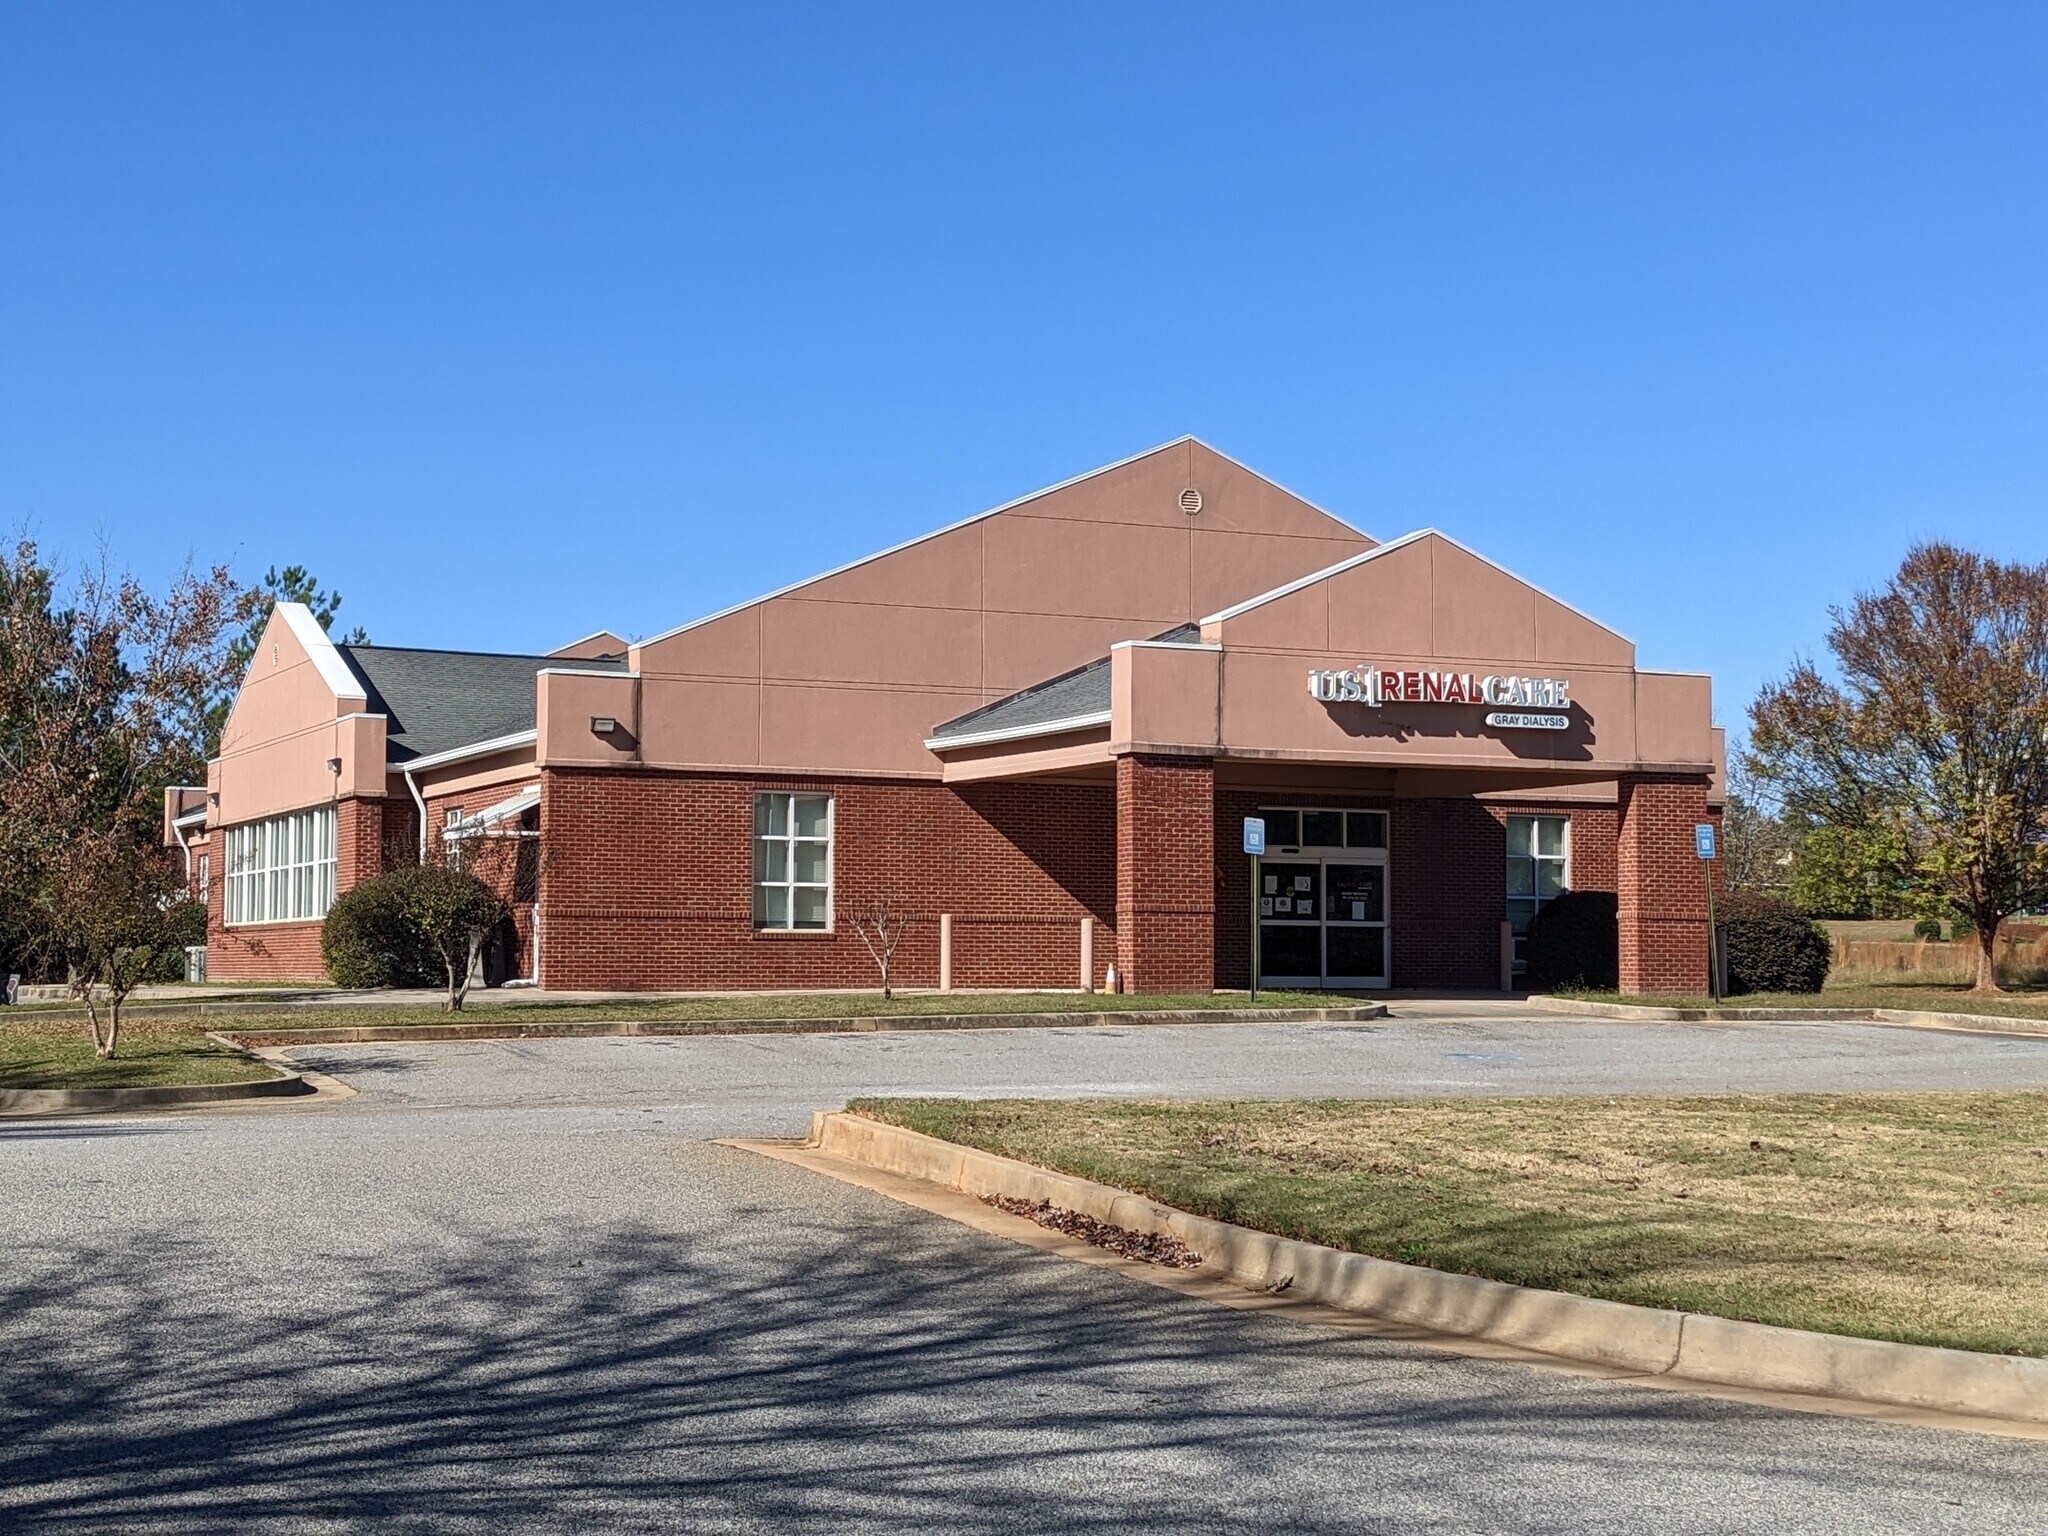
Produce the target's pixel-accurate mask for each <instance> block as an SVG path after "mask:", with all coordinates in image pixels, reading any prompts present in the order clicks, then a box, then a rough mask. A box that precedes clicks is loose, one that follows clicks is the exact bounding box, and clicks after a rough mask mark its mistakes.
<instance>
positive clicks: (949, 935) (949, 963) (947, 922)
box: [939, 912, 953, 992]
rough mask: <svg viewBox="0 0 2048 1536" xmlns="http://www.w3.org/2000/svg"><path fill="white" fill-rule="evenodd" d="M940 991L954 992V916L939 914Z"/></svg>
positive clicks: (945, 913)
mask: <svg viewBox="0 0 2048 1536" xmlns="http://www.w3.org/2000/svg"><path fill="white" fill-rule="evenodd" d="M939 990H940V991H941V992H950V991H952V990H953V914H952V913H950V912H941V913H940V914H939Z"/></svg>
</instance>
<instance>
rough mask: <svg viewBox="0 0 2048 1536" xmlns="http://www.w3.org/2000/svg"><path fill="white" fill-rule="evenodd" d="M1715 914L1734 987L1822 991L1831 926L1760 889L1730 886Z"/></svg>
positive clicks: (1830, 953)
mask: <svg viewBox="0 0 2048 1536" xmlns="http://www.w3.org/2000/svg"><path fill="white" fill-rule="evenodd" d="M1714 916H1715V919H1716V921H1717V922H1718V923H1719V924H1720V927H1721V934H1722V938H1723V941H1724V942H1725V943H1726V944H1727V946H1728V991H1729V994H1730V995H1731V996H1733V995H1736V994H1739V993H1743V992H1818V991H1819V990H1820V989H1821V987H1822V986H1824V985H1825V984H1826V982H1827V979H1828V966H1829V965H1830V964H1831V963H1832V962H1833V960H1834V945H1833V944H1832V943H1831V942H1830V941H1829V939H1828V935H1827V930H1826V929H1825V928H1823V927H1821V925H1820V924H1819V923H1816V922H1814V921H1813V919H1811V918H1809V917H1806V916H1803V915H1802V914H1801V913H1800V911H1799V909H1798V908H1797V907H1795V906H1793V905H1792V903H1791V902H1789V901H1780V900H1779V899H1778V898H1777V897H1775V896H1766V895H1763V894H1762V893H1761V892H1758V891H1729V892H1728V893H1727V894H1726V895H1724V896H1721V897H1719V898H1717V899H1716V901H1715V912H1714Z"/></svg>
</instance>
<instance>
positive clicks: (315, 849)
mask: <svg viewBox="0 0 2048 1536" xmlns="http://www.w3.org/2000/svg"><path fill="white" fill-rule="evenodd" d="M337 823H338V818H337V815H336V808H335V807H334V806H333V805H331V804H329V805H316V806H310V807H308V808H306V809H304V810H297V811H287V812H285V813H284V814H283V815H282V816H271V817H267V818H265V819H264V820H262V821H245V822H242V823H240V824H238V825H236V826H232V827H228V828H226V829H225V830H224V831H223V833H222V837H221V865H222V868H221V880H222V892H221V925H222V926H223V927H228V928H253V927H258V926H261V925H264V924H270V923H317V922H320V921H322V920H323V919H325V918H326V916H327V914H328V912H329V910H331V909H332V908H333V906H334V898H335V895H336V887H337V885H338V883H339V873H340V860H339V849H340V828H339V826H338V824H337Z"/></svg>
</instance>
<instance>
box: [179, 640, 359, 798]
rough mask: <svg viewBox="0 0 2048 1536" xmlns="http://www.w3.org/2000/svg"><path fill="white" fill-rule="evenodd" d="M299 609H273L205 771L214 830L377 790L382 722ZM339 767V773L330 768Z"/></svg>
mask: <svg viewBox="0 0 2048 1536" xmlns="http://www.w3.org/2000/svg"><path fill="white" fill-rule="evenodd" d="M367 707H368V706H367V701H366V699H365V696H364V692H363V688H362V685H361V684H360V683H359V682H357V681H356V678H355V675H354V674H353V673H352V672H350V671H349V669H348V664H347V663H346V662H344V661H343V660H342V659H341V655H340V653H339V652H338V651H336V650H335V648H334V645H333V642H332V641H330V640H329V639H328V638H327V635H326V632H325V631H324V630H322V629H321V628H320V625H319V622H318V621H317V620H316V619H314V617H313V615H312V614H311V612H309V611H308V610H307V609H306V607H305V605H304V604H302V603H279V604H278V605H277V606H276V607H275V608H273V609H272V610H271V614H270V619H269V621H268V622H267V623H266V624H265V625H264V627H263V636H262V638H261V639H260V640H259V641H258V642H257V645H256V654H255V655H254V656H253V657H252V658H250V662H249V669H248V671H247V672H246V673H245V674H244V675H243V678H242V686H241V689H240V691H239V692H238V693H237V694H236V695H235V702H234V706H233V708H232V709H231V710H230V711H229V714H228V720H227V725H226V726H225V727H224V728H223V730H222V733H221V746H220V756H219V758H218V759H217V760H216V763H215V765H214V766H213V767H212V768H211V769H210V770H209V774H208V777H209V781H210V784H211V787H212V788H213V789H214V790H215V791H217V792H218V794H219V796H220V799H219V802H218V803H217V804H216V805H214V806H213V807H212V812H211V815H210V816H209V818H208V820H209V822H210V824H212V825H216V826H228V825H233V824H235V823H238V822H244V821H253V820H256V819H258V818H260V817H265V816H274V815H276V814H278V813H279V812H282V811H289V810H298V809H301V808H303V807H306V806H312V805H324V804H327V803H328V802H330V801H332V800H335V799H337V798H339V797H341V796H345V795H354V794H364V795H381V794H382V793H383V792H384V723H385V722H384V719H383V717H382V716H381V715H371V714H369V713H367ZM335 760H339V762H340V765H341V767H340V771H339V772H336V771H335V770H334V769H332V768H330V767H329V766H328V765H329V763H330V762H332V761H335Z"/></svg>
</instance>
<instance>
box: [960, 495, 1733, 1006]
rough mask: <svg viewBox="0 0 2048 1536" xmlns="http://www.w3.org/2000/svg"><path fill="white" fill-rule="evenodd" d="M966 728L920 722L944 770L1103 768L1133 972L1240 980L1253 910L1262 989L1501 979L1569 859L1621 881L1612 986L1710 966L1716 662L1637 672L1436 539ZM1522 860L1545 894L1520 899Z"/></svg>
mask: <svg viewBox="0 0 2048 1536" xmlns="http://www.w3.org/2000/svg"><path fill="white" fill-rule="evenodd" d="M1048 696H1049V697H1050V698H1051V699H1053V700H1056V701H1057V707H1056V709H1055V710H1054V712H1053V713H1051V714H1050V715H1048V712H1047V711H1048V704H1047V699H1048ZM1090 706H1092V707H1090ZM1062 711H1063V712H1062ZM954 725H955V726H959V727H966V728H967V729H960V730H955V729H954V728H953V726H948V727H942V728H941V730H940V731H939V732H938V733H936V734H935V736H934V737H933V738H932V740H931V741H930V742H928V745H929V746H930V747H931V749H932V750H933V751H934V752H935V753H936V754H937V755H938V756H939V757H940V758H941V760H942V761H944V763H945V764H946V778H947V781H948V782H950V783H969V782H975V781H979V780H988V779H1013V778H1014V779H1025V778H1030V779H1040V780H1046V781H1052V782H1057V781H1061V780H1070V781H1096V782H1100V781H1101V780H1102V779H1104V778H1109V779H1113V781H1114V783H1115V785H1116V809H1117V860H1116V862H1117V898H1116V913H1117V947H1116V953H1117V957H1118V965H1119V969H1120V971H1121V972H1122V975H1123V978H1124V982H1125V985H1126V986H1128V987H1131V988H1133V989H1137V990H1145V991H1153V990H1161V991H1164V990H1179V989H1184V988H1205V987H1209V986H1212V985H1213V986H1242V985H1244V984H1246V983H1247V982H1248V981H1249V980H1250V978H1251V947H1252V946H1251V936H1252V932H1253V927H1254V924H1256V925H1257V931H1258V933H1259V937H1260V948H1261V951H1262V956H1263V964H1262V966H1261V980H1262V981H1264V982H1265V983H1267V984H1270V985H1298V986H1322V987H1331V988H1342V989H1351V988H1358V989H1368V988H1373V987H1381V986H1387V985H1390V984H1391V985H1394V986H1429V987H1461V988H1494V987H1498V986H1500V985H1501V981H1502V973H1503V970H1504V968H1505V966H1506V955H1507V951H1505V950H1504V943H1505V942H1506V936H1504V925H1505V926H1506V927H1507V928H1508V929H1509V930H1510V931H1511V930H1512V928H1513V927H1514V926H1515V924H1516V923H1518V922H1524V921H1526V915H1527V913H1528V912H1529V911H1533V910H1534V907H1535V906H1536V905H1539V904H1540V901H1541V900H1542V899H1545V898H1546V897H1547V896H1548V895H1549V894H1552V892H1553V890H1554V889H1555V888H1558V887H1560V886H1562V884H1563V883H1565V878H1566V876H1567V875H1575V878H1572V879H1571V880H1570V884H1572V885H1573V886H1575V887H1576V888H1580V889H1588V888H1591V889H1611V890H1613V892H1614V893H1615V896H1616V902H1617V907H1618V912H1619V919H1618V929H1619V941H1620V948H1619V958H1620V982H1621V986H1622V988H1623V989H1624V990H1627V991H1639V992H1641V991H1672V992H1695V991H1700V990H1703V989H1704V987H1705V984H1706V964H1707V962H1706V953H1707V937H1706V914H1705V903H1704V895H1703V880H1702V876H1701V873H1700V868H1699V865H1698V862H1697V860H1696V858H1695V856H1694V854H1693V837H1692V827H1693V825H1694V824H1695V823H1697V822H1700V821H1711V820H1717V819H1718V814H1719V813H1718V810H1717V809H1716V806H1715V804H1714V802H1715V799H1716V783H1717V775H1718V772H1719V763H1720V758H1721V744H1720V740H1719V733H1718V732H1717V731H1716V730H1715V729H1714V728H1713V725H1712V723H1711V718H1710V699H1709V693H1708V682H1707V679H1706V678H1705V677H1703V676H1698V675H1695V674H1684V673H1667V672H1653V671H1643V670H1639V669H1637V668H1636V666H1635V657H1634V648H1633V646H1632V645H1631V644H1630V643H1629V642H1628V641H1627V640H1625V639H1624V638H1622V637H1621V636H1619V635H1617V634H1614V633H1613V632H1612V631H1610V630H1607V629H1605V628H1603V627H1602V626H1600V625H1598V624H1596V623H1595V622H1594V621H1592V620H1591V619H1589V618H1587V617H1586V616H1584V615H1583V614H1580V613H1579V612H1578V611H1577V610H1575V609H1572V608H1570V607H1568V606H1567V605H1565V604H1563V603H1561V602H1559V601H1558V600H1556V599H1554V598H1551V597H1549V596H1548V595H1547V594H1544V593H1542V592H1540V591H1538V590H1537V589H1535V588H1533V587H1531V586H1529V585H1527V584H1526V583H1524V582H1521V581H1520V580H1518V579H1517V578H1515V577H1513V576H1511V575H1509V574H1508V573H1507V572H1505V571H1503V570H1501V569H1500V568H1499V567H1497V566H1494V565H1492V564H1491V563H1490V562H1488V561H1486V560H1484V559H1482V558H1481V557H1479V556H1477V555H1475V554H1473V553H1472V552H1471V551H1469V550H1466V549H1465V548H1463V547H1462V546H1461V545H1459V544H1457V543H1456V542H1455V541H1453V540H1451V539H1449V538H1447V537H1445V536H1443V535H1441V534H1438V533H1435V532H1425V533H1422V534H1417V535H1411V536H1410V537H1409V538H1406V539H1402V540H1397V541H1395V542H1393V543H1390V544H1386V545H1382V546H1380V547H1378V548H1376V549H1373V550H1371V551H1369V552H1367V553H1365V554H1363V555H1360V556H1357V557H1354V558H1352V559H1349V560H1346V561H1343V562H1341V563H1340V564H1338V565H1335V566H1333V567H1331V568H1329V569H1327V570H1324V571H1321V572H1317V573H1315V574H1314V575H1312V576H1309V577H1305V578H1303V579H1302V580H1300V581H1298V582H1294V583H1292V584H1290V585H1288V586H1285V587H1282V588H1280V589H1278V590H1276V591H1275V592H1272V593H1268V594H1266V595H1264V596H1262V597H1259V598H1255V599H1252V600H1251V601H1249V602H1246V603H1241V604H1239V605H1237V606H1236V607H1234V608H1230V609H1226V610H1224V611H1223V612H1221V613H1217V614H1213V615H1210V616H1208V617H1206V618H1204V619H1203V620H1201V621H1200V623H1199V624H1195V625H1188V626H1185V627H1184V628H1182V629H1181V630H1177V631H1172V632H1168V633H1166V634H1163V635H1161V636H1159V637H1158V638H1156V639H1153V640H1143V641H1129V642H1125V643H1123V644H1120V645H1117V646H1116V647H1114V648H1113V649H1112V650H1111V652H1110V654H1109V656H1108V657H1106V658H1105V659H1104V660H1103V661H1102V662H1100V663H1097V664H1095V666H1094V667H1093V668H1082V669H1079V671H1077V672H1076V673H1073V674H1069V675H1067V676H1065V677H1063V678H1059V679H1055V680H1053V681H1052V682H1051V683H1049V684H1046V685H1042V686H1041V687H1040V688H1038V689H1028V690H1025V691H1024V693H1022V694H1019V695H1016V696H1013V698H1012V699H1009V700H1004V701H1001V702H999V703H998V704H996V705H993V706H990V707H988V708H986V709H983V710H980V711H977V712H976V713H975V714H974V715H973V716H970V717H967V718H966V719H963V720H962V721H958V722H954ZM1253 815H1257V816H1261V817H1263V818H1264V819H1265V820H1266V821H1267V824H1268V830H1267V837H1268V852H1267V855H1266V858H1265V861H1264V863H1263V865H1262V867H1261V870H1260V877H1259V885H1258V887H1257V889H1256V890H1255V889H1253V888H1252V886H1251V884H1250V869H1249V861H1248V860H1247V859H1246V858H1245V857H1244V856H1243V855H1241V854H1240V853H1239V851H1238V849H1239V824H1240V822H1241V820H1242V818H1244V817H1246V816H1253ZM1511 837H1513V838H1515V839H1516V840H1517V842H1518V843H1519V844H1522V845H1526V846H1524V847H1523V848H1522V854H1524V855H1526V858H1519V859H1511V858H1510V856H1509V845H1510V838H1511ZM1537 843H1540V844H1541V845H1542V849H1541V853H1540V856H1539V851H1538V850H1537V848H1536V846H1535V845H1536V844H1537ZM1518 871H1519V872H1520V876H1521V878H1523V879H1525V880H1530V881H1534V880H1536V879H1538V878H1541V879H1542V880H1544V881H1546V882H1548V883H1549V885H1550V886H1551V889H1545V890H1541V891H1538V890H1535V889H1534V888H1533V886H1532V889H1531V891H1530V892H1529V893H1528V894H1527V895H1526V897H1523V898H1518V899H1517V900H1516V901H1515V902H1513V903H1512V904H1511V903H1510V900H1509V881H1510V880H1511V879H1513V878H1516V876H1517V872H1518ZM1530 871H1534V872H1535V873H1534V874H1531V873H1530ZM1511 905H1512V911H1511Z"/></svg>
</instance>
